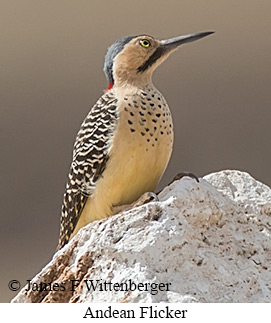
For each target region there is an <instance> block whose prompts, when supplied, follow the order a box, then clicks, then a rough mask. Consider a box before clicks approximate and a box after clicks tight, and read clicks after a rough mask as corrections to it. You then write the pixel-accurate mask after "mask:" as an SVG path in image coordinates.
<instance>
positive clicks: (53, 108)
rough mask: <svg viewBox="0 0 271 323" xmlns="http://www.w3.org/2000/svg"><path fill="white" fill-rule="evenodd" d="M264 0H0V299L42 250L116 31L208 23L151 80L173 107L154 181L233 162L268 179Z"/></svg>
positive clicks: (50, 248) (270, 59) (163, 34)
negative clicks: (160, 172) (165, 152)
mask: <svg viewBox="0 0 271 323" xmlns="http://www.w3.org/2000/svg"><path fill="white" fill-rule="evenodd" d="M270 15H271V2H270V1H268V0H266V1H264V0H259V1H252V0H239V1H233V0H220V1H211V0H205V1H191V0H190V1H188V0H187V1H178V0H168V1H160V0H151V1H146V0H137V1H124V0H118V1H98V0H88V1H87V0H77V1H75V0H74V1H68V0H67V1H64V0H56V1H39V0H25V1H19V0H17V1H16V0H14V1H9V0H1V2H0V44H1V51H0V147H1V153H0V156H1V157H0V175H1V181H0V193H1V194H0V199H1V200H0V205H1V226H0V239H1V243H0V246H1V247H0V252H1V258H0V259H1V269H0V270H1V271H0V272H1V276H0V277H1V278H0V301H1V302H7V301H9V300H10V299H11V298H12V297H13V296H15V294H16V292H11V291H9V289H8V282H9V281H10V280H12V279H17V280H19V281H20V282H21V284H22V286H23V285H25V283H26V280H27V279H31V278H32V277H33V276H34V275H35V274H36V273H37V272H39V271H40V269H41V268H42V267H43V266H44V265H45V264H46V263H47V262H48V261H49V260H50V259H51V257H52V255H53V253H54V250H55V247H56V245H57V240H58V234H59V216H60V208H61V203H62V195H63V192H64V187H65V183H66V177H67V173H68V169H69V166H70V161H71V153H72V147H73V142H74V138H75V135H76V133H77V131H78V128H79V126H80V124H81V122H82V120H83V118H84V117H85V115H86V114H87V112H88V110H89V109H90V107H91V106H92V105H93V104H94V103H95V102H96V100H97V99H98V98H99V96H100V95H101V94H102V91H103V90H104V89H105V88H106V87H107V84H106V80H105V77H104V74H103V71H102V67H103V59H104V55H105V53H106V50H107V47H108V46H109V45H111V43H113V42H114V41H115V40H116V39H118V38H120V37H122V36H127V35H134V34H142V33H147V34H150V35H153V36H155V37H157V38H160V39H164V38H170V37H173V36H177V35H182V34H186V33H193V32H199V31H209V30H215V31H216V33H215V34H214V35H212V36H209V37H207V38H205V39H203V40H201V41H197V42H195V43H191V44H188V45H185V46H183V47H182V48H181V49H180V50H179V51H178V52H176V53H174V54H173V55H171V57H170V58H169V59H168V60H167V61H166V62H165V63H164V64H163V65H162V66H160V67H159V69H158V70H157V71H156V72H155V74H154V83H155V85H156V86H157V88H158V89H159V90H160V91H161V92H162V93H163V95H164V96H165V98H166V99H167V101H168V103H169V105H170V107H171V110H172V114H173V118H174V125H175V148H174V153H173V156H172V159H171V162H170V165H169V167H168V169H167V171H166V173H165V175H164V178H163V180H162V181H161V183H160V185H159V188H161V187H163V186H164V185H166V183H168V182H169V181H170V180H171V178H172V177H173V176H174V175H175V174H177V173H178V172H180V171H192V172H193V173H195V174H197V175H198V176H203V175H205V174H208V173H211V172H214V171H217V170H221V169H228V168H230V169H241V170H244V171H248V172H249V173H250V174H251V175H252V176H254V177H255V178H257V179H259V180H261V181H262V182H264V183H266V184H268V185H271V173H270V170H269V169H270V160H271V145H270V117H271V110H270V102H271V89H270V83H271V82H270V81H271V68H270V67H271V55H270V52H271V38H270V35H269V34H270V30H271V19H270Z"/></svg>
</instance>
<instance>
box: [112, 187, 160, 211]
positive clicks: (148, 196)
mask: <svg viewBox="0 0 271 323" xmlns="http://www.w3.org/2000/svg"><path fill="white" fill-rule="evenodd" d="M157 201H159V199H158V196H157V195H156V194H155V193H153V192H146V193H144V194H142V195H141V196H140V198H139V199H138V200H136V201H135V202H133V203H131V204H126V205H120V206H114V207H113V214H117V213H120V212H123V211H128V210H131V209H133V208H135V207H139V206H141V205H144V204H147V203H149V202H157Z"/></svg>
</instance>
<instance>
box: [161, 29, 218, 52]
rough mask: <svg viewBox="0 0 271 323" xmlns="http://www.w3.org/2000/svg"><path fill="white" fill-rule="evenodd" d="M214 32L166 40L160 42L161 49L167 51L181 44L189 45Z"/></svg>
mask: <svg viewBox="0 0 271 323" xmlns="http://www.w3.org/2000/svg"><path fill="white" fill-rule="evenodd" d="M213 33H214V31H204V32H201V33H196V34H190V35H184V36H178V37H174V38H170V39H166V40H163V41H162V47H163V48H164V49H165V50H166V51H167V50H171V49H174V48H177V47H179V46H180V45H182V44H185V43H191V42H193V41H195V40H198V39H201V38H203V37H206V36H209V35H211V34H213Z"/></svg>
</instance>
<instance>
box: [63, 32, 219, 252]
mask: <svg viewBox="0 0 271 323" xmlns="http://www.w3.org/2000/svg"><path fill="white" fill-rule="evenodd" d="M212 33H213V32H201V33H196V34H190V35H185V36H179V37H175V38H171V39H167V40H157V39H155V38H153V37H151V36H148V35H139V36H128V37H124V38H121V39H119V40H117V41H116V42H115V43H114V44H113V45H111V46H110V47H109V48H108V51H107V54H106V56H105V63H104V72H105V75H106V78H107V80H108V84H109V85H108V89H107V91H106V92H105V93H104V94H103V95H102V96H101V98H100V99H99V100H98V101H97V103H96V104H95V105H94V106H93V107H92V109H91V110H90V112H89V113H88V115H87V116H86V118H85V120H84V121H83V123H82V125H81V128H80V130H79V132H78V134H77V137H76V140H75V144H74V150H73V157H72V163H71V168H70V172H69V175H68V182H67V185H66V190H65V193H64V200H63V205H62V214H61V224H60V237H59V244H58V248H57V249H61V248H62V247H63V246H64V245H65V244H66V243H67V242H68V241H69V240H70V239H71V238H72V237H73V236H74V235H75V234H76V233H77V232H78V230H79V229H80V228H82V227H83V226H85V225H86V224H88V223H89V222H92V221H94V220H98V219H102V218H105V217H108V216H110V215H112V214H114V208H115V207H118V206H122V205H127V204H131V203H133V202H135V201H136V200H137V199H138V198H139V197H140V196H141V195H142V194H144V193H146V192H153V191H154V189H155V187H156V185H157V183H158V182H159V180H160V178H161V177H162V175H163V173H164V171H165V169H166V167H167V165H168V162H169V159H170V156H171V152H172V146H173V124H172V117H171V113H170V110H169V107H168V105H167V102H166V100H165V99H164V97H163V95H162V94H161V93H160V92H159V91H158V90H157V89H156V88H155V87H154V85H153V83H152V74H153V71H154V70H155V69H156V68H157V66H158V65H160V64H161V63H162V62H163V61H164V60H165V59H166V58H167V57H168V56H169V54H171V53H172V52H173V51H174V50H176V49H177V48H178V47H179V46H180V45H182V44H185V43H189V42H193V41H195V40H198V39H201V38H203V37H205V36H208V35H210V34H212Z"/></svg>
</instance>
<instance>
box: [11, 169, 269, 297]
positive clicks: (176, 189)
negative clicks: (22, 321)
mask: <svg viewBox="0 0 271 323" xmlns="http://www.w3.org/2000/svg"><path fill="white" fill-rule="evenodd" d="M270 215H271V189H270V188H269V187H267V186H266V185H264V184H262V183H260V182H258V181H256V180H255V179H253V178H252V177H251V176H250V175H249V174H247V173H244V172H240V171H221V172H218V173H214V174H210V175H207V176H205V177H204V178H203V179H201V180H200V182H199V183H197V181H195V180H194V179H191V178H188V177H184V178H182V179H181V180H178V181H175V182H173V183H172V184H171V185H169V186H168V187H166V188H165V189H164V190H163V191H162V192H161V193H160V194H159V202H150V203H148V204H145V205H143V206H140V207H136V208H134V209H131V210H129V211H126V212H123V213H120V214H117V215H114V216H112V217H110V218H108V219H105V220H102V221H95V222H93V223H90V224H89V225H87V226H86V227H84V228H83V229H81V230H80V231H79V232H78V234H77V235H76V236H75V237H74V238H73V239H72V240H71V241H70V243H69V244H68V245H66V246H65V247H64V248H63V249H62V250H60V251H58V252H57V253H56V254H55V255H54V257H53V259H52V261H51V262H50V263H49V264H48V265H47V266H46V267H45V268H44V269H43V270H42V271H41V272H40V273H39V274H38V275H36V276H35V277H34V278H33V279H32V281H31V289H30V290H29V291H27V290H26V289H27V286H26V287H25V288H23V289H22V290H21V291H20V293H19V294H18V295H17V296H16V297H15V298H14V299H13V300H12V302H270V301H271V270H270V268H271V217H270ZM91 284H92V285H91ZM96 284H97V285H96ZM94 287H96V290H94ZM42 288H43V290H41V289H42ZM37 289H39V290H37Z"/></svg>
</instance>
